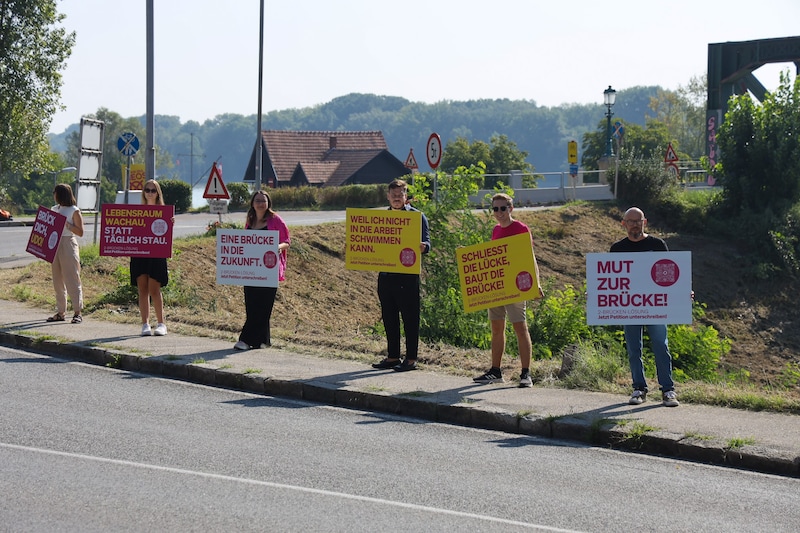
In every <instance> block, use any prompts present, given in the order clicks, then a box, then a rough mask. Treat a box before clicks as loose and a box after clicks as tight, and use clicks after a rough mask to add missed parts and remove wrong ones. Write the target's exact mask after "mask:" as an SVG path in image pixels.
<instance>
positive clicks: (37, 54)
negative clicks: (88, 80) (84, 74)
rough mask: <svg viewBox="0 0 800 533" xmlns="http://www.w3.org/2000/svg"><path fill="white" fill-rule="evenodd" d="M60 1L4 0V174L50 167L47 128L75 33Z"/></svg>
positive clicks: (0, 23)
mask: <svg viewBox="0 0 800 533" xmlns="http://www.w3.org/2000/svg"><path fill="white" fill-rule="evenodd" d="M63 19H64V15H63V14H59V13H58V12H57V10H56V0H26V1H24V2H21V1H10V0H0V124H2V127H0V175H2V176H3V177H7V176H8V173H18V174H20V175H27V174H29V173H30V172H32V171H34V170H46V169H47V168H49V167H47V163H48V159H47V154H48V152H49V147H48V143H47V130H48V128H49V126H50V121H51V119H52V117H53V115H54V114H55V112H56V110H57V109H58V106H59V103H58V102H59V97H60V96H61V74H60V73H59V71H60V70H63V68H64V63H65V61H66V59H67V58H68V57H69V55H70V53H71V51H72V46H73V44H74V43H75V33H74V32H72V33H67V31H66V30H65V29H64V28H57V27H55V26H54V25H55V24H57V23H59V22H61V21H62V20H63Z"/></svg>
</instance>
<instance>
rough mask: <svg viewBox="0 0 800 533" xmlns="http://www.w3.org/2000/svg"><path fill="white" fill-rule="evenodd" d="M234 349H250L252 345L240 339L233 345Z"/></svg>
mask: <svg viewBox="0 0 800 533" xmlns="http://www.w3.org/2000/svg"><path fill="white" fill-rule="evenodd" d="M233 349H234V350H242V351H244V350H249V349H250V345H248V344H247V343H246V342H242V341H239V342H237V343H236V344H234V345H233Z"/></svg>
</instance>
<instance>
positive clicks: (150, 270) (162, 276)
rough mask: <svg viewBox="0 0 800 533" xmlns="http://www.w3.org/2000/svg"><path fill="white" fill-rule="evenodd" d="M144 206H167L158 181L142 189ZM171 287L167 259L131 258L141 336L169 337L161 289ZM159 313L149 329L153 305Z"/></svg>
mask: <svg viewBox="0 0 800 533" xmlns="http://www.w3.org/2000/svg"><path fill="white" fill-rule="evenodd" d="M142 204H143V205H164V195H163V194H161V185H159V184H158V182H157V181H156V180H148V181H147V182H146V183H145V184H144V187H142ZM173 222H174V220H173ZM167 283H169V273H168V272H167V259H166V258H164V257H131V285H133V286H134V287H136V288H137V290H138V291H139V314H140V315H141V317H142V336H143V337H147V336H150V335H156V336H163V335H166V334H167V325H166V324H165V323H164V297H163V295H162V294H161V287H165V286H166V285H167ZM151 300H152V302H153V309H154V310H155V312H156V320H157V321H158V322H157V324H156V327H155V328H153V329H151V328H150V301H151Z"/></svg>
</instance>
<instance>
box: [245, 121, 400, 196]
mask: <svg viewBox="0 0 800 533" xmlns="http://www.w3.org/2000/svg"><path fill="white" fill-rule="evenodd" d="M260 140H261V143H262V144H261V148H262V150H261V182H262V183H264V184H266V185H269V186H271V187H300V186H303V185H310V186H315V187H336V186H340V185H356V184H375V183H389V182H390V181H392V180H393V179H395V178H399V177H402V176H405V175H407V174H410V172H411V171H410V170H409V169H408V168H406V167H405V165H404V163H403V162H402V161H400V160H399V159H397V158H396V157H395V156H393V155H392V154H391V153H390V152H389V148H388V146H387V145H386V140H385V139H384V138H383V133H382V132H380V131H276V130H265V131H262V132H261V139H260ZM257 148H258V145H256V146H255V147H254V149H253V153H252V155H251V156H250V162H249V163H248V165H247V169H246V170H245V175H244V181H255V161H256V157H257V151H258V150H257Z"/></svg>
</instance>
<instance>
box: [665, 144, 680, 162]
mask: <svg viewBox="0 0 800 533" xmlns="http://www.w3.org/2000/svg"><path fill="white" fill-rule="evenodd" d="M677 160H678V154H676V153H675V150H674V149H673V148H672V143H669V146H667V153H666V155H664V163H674V162H675V161H677Z"/></svg>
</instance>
